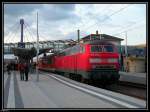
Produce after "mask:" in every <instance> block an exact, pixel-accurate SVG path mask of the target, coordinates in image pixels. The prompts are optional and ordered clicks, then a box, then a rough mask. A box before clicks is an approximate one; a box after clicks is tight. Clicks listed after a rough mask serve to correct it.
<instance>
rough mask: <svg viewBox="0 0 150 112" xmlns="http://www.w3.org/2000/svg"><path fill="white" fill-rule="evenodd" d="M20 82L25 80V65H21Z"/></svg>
mask: <svg viewBox="0 0 150 112" xmlns="http://www.w3.org/2000/svg"><path fill="white" fill-rule="evenodd" d="M19 71H20V80H24V72H25V67H24V64H23V63H20V64H19Z"/></svg>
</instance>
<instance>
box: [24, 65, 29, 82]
mask: <svg viewBox="0 0 150 112" xmlns="http://www.w3.org/2000/svg"><path fill="white" fill-rule="evenodd" d="M28 73H29V65H28V64H27V63H25V77H26V81H28Z"/></svg>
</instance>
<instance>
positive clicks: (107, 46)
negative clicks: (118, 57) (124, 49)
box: [103, 45, 114, 52]
mask: <svg viewBox="0 0 150 112" xmlns="http://www.w3.org/2000/svg"><path fill="white" fill-rule="evenodd" d="M103 51H104V52H114V49H113V46H112V45H104V47H103Z"/></svg>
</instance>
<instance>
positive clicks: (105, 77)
mask: <svg viewBox="0 0 150 112" xmlns="http://www.w3.org/2000/svg"><path fill="white" fill-rule="evenodd" d="M89 50H90V52H89V66H88V69H89V71H90V77H91V79H92V80H100V81H104V82H107V83H108V84H109V83H115V82H117V81H118V80H119V77H120V75H119V73H118V72H119V61H118V59H119V54H118V53H117V52H116V49H115V47H114V46H113V45H111V44H106V43H105V44H95V45H90V46H89Z"/></svg>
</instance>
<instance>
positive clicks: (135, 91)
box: [105, 81, 147, 100]
mask: <svg viewBox="0 0 150 112" xmlns="http://www.w3.org/2000/svg"><path fill="white" fill-rule="evenodd" d="M105 89H107V90H111V91H114V92H118V93H121V94H125V95H128V96H132V97H136V98H139V99H143V100H146V96H147V94H146V93H147V90H146V86H145V85H141V84H135V83H131V82H122V81H119V82H118V83H117V84H113V85H110V86H107V87H106V88H105Z"/></svg>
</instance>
